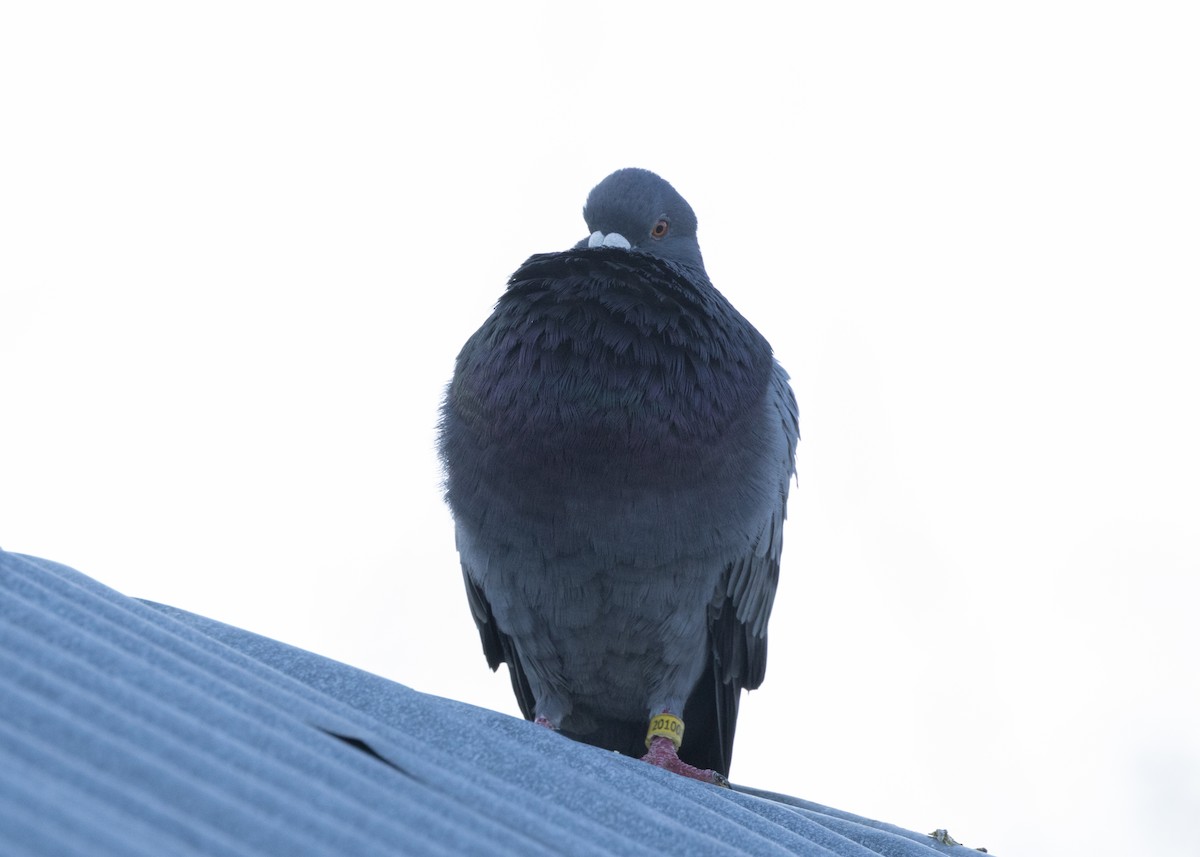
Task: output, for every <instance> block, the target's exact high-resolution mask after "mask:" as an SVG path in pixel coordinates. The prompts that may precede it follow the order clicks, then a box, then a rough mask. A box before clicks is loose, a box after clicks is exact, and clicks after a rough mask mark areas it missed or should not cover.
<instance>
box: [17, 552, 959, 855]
mask: <svg viewBox="0 0 1200 857" xmlns="http://www.w3.org/2000/svg"><path fill="white" fill-rule="evenodd" d="M946 851H962V852H964V853H965V852H967V849H963V848H953V847H947V846H943V845H940V844H937V843H935V841H934V840H933V839H931V838H930V837H928V836H924V835H921V834H917V833H911V832H908V831H904V830H901V829H899V828H895V827H892V826H890V825H885V824H880V823H877V822H872V821H868V820H865V819H861V818H858V817H856V816H853V815H850V814H847V813H841V812H837V811H834V810H830V809H827V808H825V807H822V806H818V805H816V804H812V803H808V802H805V801H800V800H795V799H792V798H786V797H783V796H779V795H767V794H766V793H752V791H751V790H733V791H731V790H725V789H718V788H715V787H713V786H708V785H705V784H702V783H698V782H694V781H690V780H686V779H684V778H682V777H678V776H675V775H673V774H669V773H666V772H664V771H661V770H658V769H655V768H652V767H651V766H649V765H646V764H643V763H641V762H638V761H636V760H634V759H628V758H625V757H622V756H619V755H616V754H613V753H607V752H604V751H602V750H598V749H596V748H594V747H589V746H586V745H582V744H577V743H574V742H572V741H569V740H567V739H565V738H562V737H561V736H558V735H555V734H553V733H551V732H549V731H547V730H545V729H541V728H540V727H535V726H533V725H532V724H529V723H526V722H524V721H522V720H518V719H515V718H512V717H508V716H505V715H502V714H498V713H496V712H491V711H486V710H483V709H479V708H475V707H473V706H469V705H464V704H462V703H458V702H454V701H451V700H447V699H441V698H438V697H433V696H428V695H426V694H422V693H418V692H416V691H413V690H411V689H409V688H407V687H404V686H402V685H398V684H395V683H394V682H390V681H387V680H385V679H382V678H380V677H378V676H374V675H371V674H369V673H365V672H362V671H360V670H357V669H354V668H352V667H349V666H346V665H344V664H340V663H337V662H335V661H331V660H328V659H326V658H322V657H320V656H319V655H315V654H312V653H309V652H305V651H301V650H299V649H296V648H293V647H291V646H287V645H284V644H282V643H278V642H275V641H273V640H269V639H267V638H265V637H260V636H258V635H255V634H252V633H249V632H247V631H243V630H240V629H237V628H233V627H230V626H228V625H223V624H221V623H219V622H214V621H211V620H209V619H205V618H203V617H200V616H196V615H194V614H190V613H186V612H184V611H180V610H175V609H173V608H170V607H164V606H161V605H152V604H149V603H146V602H141V601H138V600H136V599H132V598H128V597H126V596H124V595H121V594H120V593H118V592H115V591H113V590H111V589H109V588H107V587H105V586H103V585H102V584H100V583H98V582H96V581H95V580H92V579H91V578H89V577H87V576H85V575H83V574H80V573H79V572H76V571H73V570H72V569H69V568H66V567H65V566H62V565H59V564H56V563H52V562H48V561H46V560H41V559H35V558H33V557H28V556H22V555H19V554H11V553H4V552H3V551H0V854H3V855H5V857H23V855H55V857H57V855H88V857H101V855H147V857H164V855H172V857H174V855H192V854H197V855H199V854H203V855H273V854H278V855H288V857H299V855H325V854H329V855H339V857H346V855H374V854H380V855H395V854H487V855H504V854H514V855H515V854H520V855H538V854H548V855H551V854H552V855H562V854H570V855H589V854H606V855H609V854H620V855H637V854H647V855H651V854H653V855H662V854H688V855H703V854H762V855H779V854H814V855H815V854H821V855H829V854H837V855H866V854H888V855H914V857H915V856H916V855H930V854H932V853H935V852H937V853H944V852H946ZM971 853H974V852H971Z"/></svg>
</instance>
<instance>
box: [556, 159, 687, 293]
mask: <svg viewBox="0 0 1200 857" xmlns="http://www.w3.org/2000/svg"><path fill="white" fill-rule="evenodd" d="M583 219H584V221H586V223H587V225H588V229H589V230H590V231H591V235H590V236H589V237H587V238H585V239H584V240H582V241H580V242H579V244H577V245H576V246H577V247H581V248H582V247H624V248H626V249H630V250H638V251H641V252H642V253H648V254H650V255H652V256H658V257H660V258H662V259H670V260H672V261H675V262H682V263H683V264H685V265H692V266H694V267H697V268H700V269H701V270H703V268H704V260H703V259H702V258H701V256H700V245H699V243H697V241H696V215H695V213H694V212H693V211H692V207H691V206H690V205H688V203H687V200H686V199H684V198H683V197H682V196H680V195H679V192H678V191H676V190H675V188H673V187H671V185H670V184H668V183H667V182H666V181H665V180H664V179H661V178H659V177H658V176H657V175H655V174H654V173H652V172H650V171H649V170H641V169H637V168H635V167H630V168H628V169H624V170H617V171H616V172H615V173H613V174H612V175H610V176H609V177H608V178H606V179H605V180H604V181H602V182H600V184H598V185H596V186H595V187H594V188H592V192H591V193H589V194H588V198H587V203H586V204H585V205H584V206H583Z"/></svg>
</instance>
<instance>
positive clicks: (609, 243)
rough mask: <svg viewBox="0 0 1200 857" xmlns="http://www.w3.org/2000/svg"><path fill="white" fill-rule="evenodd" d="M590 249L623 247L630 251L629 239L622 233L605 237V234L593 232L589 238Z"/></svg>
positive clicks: (614, 233) (612, 233)
mask: <svg viewBox="0 0 1200 857" xmlns="http://www.w3.org/2000/svg"><path fill="white" fill-rule="evenodd" d="M588 246H589V247H622V248H624V249H626V250H628V249H629V246H630V245H629V239H628V238H626V237H625V236H624V235H622V234H621V233H620V232H610V233H608V234H607V235H605V234H604V233H603V232H599V231H597V232H593V233H592V234H591V236H590V237H589V238H588Z"/></svg>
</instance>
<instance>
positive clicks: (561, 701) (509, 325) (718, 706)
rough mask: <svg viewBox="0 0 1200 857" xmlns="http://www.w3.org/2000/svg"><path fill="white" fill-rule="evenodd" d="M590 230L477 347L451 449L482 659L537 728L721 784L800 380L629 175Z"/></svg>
mask: <svg viewBox="0 0 1200 857" xmlns="http://www.w3.org/2000/svg"><path fill="white" fill-rule="evenodd" d="M584 219H585V220H586V221H587V225H588V228H589V231H591V233H592V234H591V236H590V237H589V238H585V239H584V240H583V241H581V242H580V243H579V244H578V245H576V246H575V247H574V248H572V249H571V250H567V251H565V252H561V253H549V254H540V255H535V256H532V257H530V258H529V259H528V260H527V261H526V262H525V263H524V264H523V265H522V266H521V268H520V269H518V270H517V272H516V273H515V274H513V276H512V278H511V280H510V281H509V285H508V289H507V291H506V292H505V293H504V294H503V295H502V296H501V298H500V300H499V302H498V303H497V305H496V308H495V311H494V312H493V314H492V315H491V317H490V318H489V319H488V320H487V321H486V322H485V323H484V324H483V326H482V327H481V328H480V329H479V330H478V331H477V332H476V333H475V334H474V335H473V336H472V337H471V338H470V339H469V340H468V341H467V343H466V345H465V346H464V347H463V349H462V351H461V353H460V354H459V356H458V360H457V363H456V366H455V371H454V378H453V380H452V381H451V383H450V386H449V388H448V390H447V393H446V399H445V402H444V404H443V409H442V422H441V431H440V438H439V451H440V454H441V457H442V460H443V463H444V465H445V470H446V498H447V501H448V503H449V505H450V508H451V511H452V512H453V514H454V520H455V531H456V539H457V545H458V550H459V554H460V557H461V559H462V568H463V575H464V578H465V580H466V587H467V594H468V599H469V601H470V605H471V610H472V613H473V615H474V618H475V621H476V623H477V624H478V626H479V631H480V636H481V638H482V641H483V647H484V652H485V654H486V656H487V659H488V663H489V664H490V665H491V667H492V668H493V669H495V668H497V667H498V666H499V664H500V663H501V662H505V663H507V664H508V665H509V670H510V673H511V676H512V682H513V688H514V691H515V692H516V695H517V699H518V702H519V703H520V706H521V710H522V712H523V713H524V714H525V716H526V717H527V718H530V719H533V718H534V717H535V716H536V717H539V718H541V719H542V720H543V722H547V721H548V722H549V723H550V724H552V725H554V726H556V727H558V728H560V729H561V730H562V731H563V732H564V733H565V734H567V735H569V736H571V737H574V738H577V739H579V740H583V741H587V742H589V743H593V744H597V745H600V746H604V747H607V748H609V749H615V750H620V751H621V752H624V753H627V754H630V755H640V753H641V752H643V751H644V748H645V744H644V741H643V739H644V736H645V731H646V723H647V720H648V718H649V717H650V716H651V715H653V714H657V713H659V712H663V711H669V712H673V713H675V714H682V718H683V720H684V722H685V723H686V726H687V730H686V734H685V737H684V741H683V746H682V748H681V749H680V750H679V756H680V757H681V758H682V759H683V760H684V761H687V762H689V763H690V764H692V765H695V766H697V767H700V768H709V769H712V770H715V771H718V772H720V773H722V774H726V773H728V770H729V763H730V758H731V756H732V748H733V735H734V727H735V724H736V719H737V707H738V697H739V695H740V692H741V689H742V688H755V687H758V685H759V684H760V683H761V682H762V679H763V674H764V670H765V668H766V651H767V620H768V618H769V616H770V613H771V604H772V601H773V599H774V595H775V587H776V583H777V580H778V574H779V558H780V551H781V548H782V525H783V519H784V512H785V507H786V503H787V494H788V487H789V481H790V479H791V477H792V475H793V473H794V464H793V460H794V454H795V447H796V442H797V440H798V430H797V416H796V403H795V399H794V397H793V395H792V392H791V389H790V387H789V386H788V383H787V374H786V373H785V372H784V371H783V369H782V368H781V367H780V366H779V365H778V364H777V363H776V362H775V360H774V358H773V357H772V354H771V349H770V346H769V345H768V344H767V342H766V340H765V339H764V338H763V337H762V336H761V335H760V334H759V333H758V331H757V330H755V329H754V327H753V326H752V325H751V324H750V323H749V322H747V321H746V320H745V319H744V318H743V317H742V316H741V315H740V314H739V313H738V312H737V310H735V309H734V308H733V307H732V306H731V305H730V304H729V302H728V301H727V300H725V298H724V297H723V296H722V295H721V294H720V293H719V292H718V291H717V290H716V289H715V288H714V287H713V286H712V284H711V283H710V282H709V280H708V276H707V274H706V273H705V270H704V263H703V260H702V257H701V255H700V249H699V245H698V243H697V241H696V217H695V215H694V214H693V212H692V209H691V207H690V206H689V205H688V204H687V202H686V201H685V200H684V199H683V197H681V196H680V195H679V194H678V193H676V191H675V190H674V188H672V187H671V186H670V185H669V184H668V183H667V182H665V181H664V180H662V179H661V178H659V177H658V176H656V175H655V174H653V173H651V172H648V171H646V170H637V169H627V170H620V171H618V172H616V173H614V174H612V175H611V176H609V177H608V178H606V179H605V180H604V181H603V182H601V183H600V184H599V185H598V186H597V187H596V188H595V189H594V190H593V191H592V192H591V194H590V195H589V196H588V200H587V204H586V206H585V208H584Z"/></svg>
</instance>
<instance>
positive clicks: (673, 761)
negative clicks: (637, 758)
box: [642, 735, 729, 789]
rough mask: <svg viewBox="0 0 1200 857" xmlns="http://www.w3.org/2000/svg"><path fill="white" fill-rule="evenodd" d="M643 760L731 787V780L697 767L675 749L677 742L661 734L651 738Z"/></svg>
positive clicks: (681, 774) (685, 775) (695, 777)
mask: <svg viewBox="0 0 1200 857" xmlns="http://www.w3.org/2000/svg"><path fill="white" fill-rule="evenodd" d="M642 761H643V762H649V763H650V764H651V765H654V766H655V767H658V768H664V769H666V770H668V771H671V772H672V773H675V774H679V775H680V776H683V777H690V778H692V779H693V780H700V782H702V783H712V784H713V785H715V786H720V787H721V788H725V789H727V788H729V780H727V779H726V778H725V777H724V776H723V775H722V774H719V773H717V772H716V771H706V770H704V769H703V768H697V767H695V766H694V765H689V764H688V763H687V762H685V761H683V759H681V758H679V753H678V752H677V751H676V750H675V742H674V741H672V740H671V739H670V738H666V737H663V736H661V735H660V736H657V737H655V738H652V739H650V750H649V752H647V753H646V755H644V756H642Z"/></svg>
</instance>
